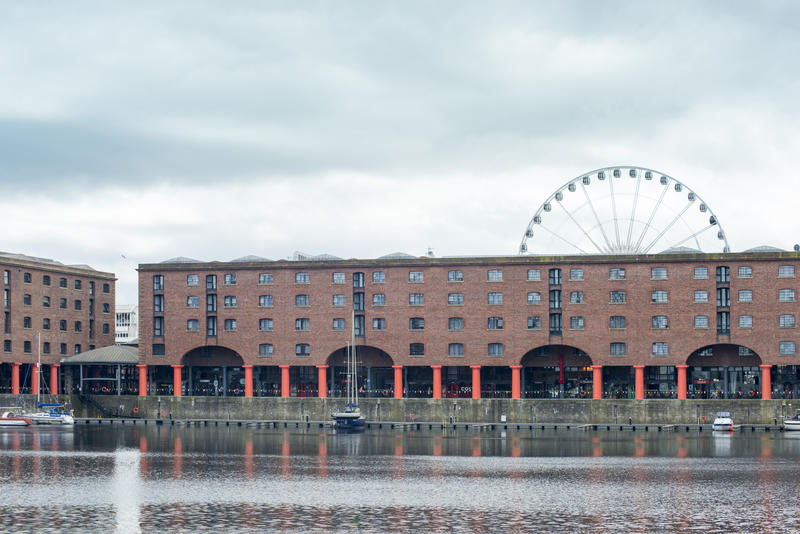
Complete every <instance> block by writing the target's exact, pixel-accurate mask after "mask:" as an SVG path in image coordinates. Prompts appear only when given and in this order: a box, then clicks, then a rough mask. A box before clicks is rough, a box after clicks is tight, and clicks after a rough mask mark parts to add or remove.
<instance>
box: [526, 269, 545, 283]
mask: <svg viewBox="0 0 800 534" xmlns="http://www.w3.org/2000/svg"><path fill="white" fill-rule="evenodd" d="M541 279H542V271H540V270H539V269H528V282H539V281H540V280H541Z"/></svg>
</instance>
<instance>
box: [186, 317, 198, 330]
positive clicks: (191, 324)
mask: <svg viewBox="0 0 800 534" xmlns="http://www.w3.org/2000/svg"><path fill="white" fill-rule="evenodd" d="M186 330H187V331H189V332H199V331H200V321H198V320H197V319H188V320H187V321H186Z"/></svg>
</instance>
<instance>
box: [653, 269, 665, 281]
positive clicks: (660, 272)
mask: <svg viewBox="0 0 800 534" xmlns="http://www.w3.org/2000/svg"><path fill="white" fill-rule="evenodd" d="M650 278H652V279H653V280H666V279H667V268H666V267H653V268H652V269H650Z"/></svg>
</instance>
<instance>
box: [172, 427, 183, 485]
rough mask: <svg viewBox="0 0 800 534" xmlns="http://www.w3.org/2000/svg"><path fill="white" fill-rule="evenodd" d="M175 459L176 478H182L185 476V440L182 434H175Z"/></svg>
mask: <svg viewBox="0 0 800 534" xmlns="http://www.w3.org/2000/svg"><path fill="white" fill-rule="evenodd" d="M173 450H174V455H173V460H174V463H175V478H178V479H181V478H183V440H181V438H180V436H175V441H174V443H173Z"/></svg>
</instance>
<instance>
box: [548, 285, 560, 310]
mask: <svg viewBox="0 0 800 534" xmlns="http://www.w3.org/2000/svg"><path fill="white" fill-rule="evenodd" d="M550 307H551V308H560V307H561V290H560V289H551V290H550Z"/></svg>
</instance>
